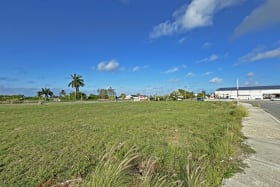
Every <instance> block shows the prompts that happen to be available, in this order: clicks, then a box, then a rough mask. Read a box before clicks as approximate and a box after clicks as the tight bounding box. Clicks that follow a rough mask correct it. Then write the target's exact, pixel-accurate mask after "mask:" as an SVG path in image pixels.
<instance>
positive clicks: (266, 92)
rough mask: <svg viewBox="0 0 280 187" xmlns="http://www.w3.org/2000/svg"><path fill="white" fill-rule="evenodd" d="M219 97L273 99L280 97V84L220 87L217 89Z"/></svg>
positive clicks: (216, 93) (216, 94)
mask: <svg viewBox="0 0 280 187" xmlns="http://www.w3.org/2000/svg"><path fill="white" fill-rule="evenodd" d="M215 97H216V98H217V99H237V97H238V98H239V99H243V100H255V99H261V100H262V99H273V98H280V85H275V86H252V87H239V88H238V89H237V88H236V87H229V88H219V89H217V90H216V91H215Z"/></svg>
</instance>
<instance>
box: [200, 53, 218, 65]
mask: <svg viewBox="0 0 280 187" xmlns="http://www.w3.org/2000/svg"><path fill="white" fill-rule="evenodd" d="M218 59H219V56H218V55H216V54H212V55H211V56H209V57H207V58H204V59H201V60H199V61H198V63H201V62H213V61H216V60H218Z"/></svg>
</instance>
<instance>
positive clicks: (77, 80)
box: [37, 74, 116, 100]
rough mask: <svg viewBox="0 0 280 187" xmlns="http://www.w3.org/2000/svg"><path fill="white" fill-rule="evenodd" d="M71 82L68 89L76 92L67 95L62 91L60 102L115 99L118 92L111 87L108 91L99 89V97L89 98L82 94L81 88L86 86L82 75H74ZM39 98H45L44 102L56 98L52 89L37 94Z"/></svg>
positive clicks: (91, 95) (45, 89) (43, 89)
mask: <svg viewBox="0 0 280 187" xmlns="http://www.w3.org/2000/svg"><path fill="white" fill-rule="evenodd" d="M71 79H72V80H71V82H69V84H68V87H72V88H74V92H72V93H70V94H69V95H67V94H66V92H65V90H61V91H60V93H59V99H60V100H77V99H81V100H85V99H88V100H97V99H115V97H116V91H115V90H114V89H113V88H112V87H109V88H107V89H98V90H97V92H98V95H95V94H90V95H89V96H88V97H87V95H86V94H85V93H83V92H80V87H83V86H85V83H84V79H82V76H81V75H78V74H73V75H71ZM37 96H38V97H39V98H43V99H44V100H49V98H51V97H54V94H53V92H52V91H51V90H50V88H42V89H41V90H40V91H38V92H37Z"/></svg>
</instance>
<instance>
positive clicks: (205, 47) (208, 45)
mask: <svg viewBox="0 0 280 187" xmlns="http://www.w3.org/2000/svg"><path fill="white" fill-rule="evenodd" d="M211 46H212V43H210V42H205V43H204V44H203V45H202V48H203V49H208V48H209V47H211Z"/></svg>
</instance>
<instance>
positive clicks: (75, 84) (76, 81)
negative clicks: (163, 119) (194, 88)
mask: <svg viewBox="0 0 280 187" xmlns="http://www.w3.org/2000/svg"><path fill="white" fill-rule="evenodd" d="M70 76H71V81H70V82H69V83H68V87H72V88H73V89H74V91H73V92H71V93H69V94H67V93H66V92H65V90H61V91H60V92H59V96H55V95H54V93H53V91H52V90H51V89H50V88H41V90H39V91H38V92H37V97H25V96H24V95H2V96H1V95H0V103H7V101H8V103H9V102H10V103H21V102H23V101H24V100H31V101H32V100H36V99H39V100H44V101H48V100H50V99H52V100H55V99H56V100H58V101H67V100H98V99H109V100H115V99H117V98H118V99H125V98H126V94H125V93H121V94H120V96H119V97H117V94H116V91H115V89H113V88H112V87H109V88H100V89H98V90H97V95H96V94H89V95H88V96H87V95H86V94H85V93H83V92H81V91H80V87H83V86H85V82H84V79H83V77H82V76H81V75H78V74H76V73H75V74H73V75H70ZM141 95H142V94H140V93H138V94H137V95H136V96H141ZM142 96H143V95H142ZM205 96H207V94H206V92H205V91H201V92H200V93H198V94H194V92H189V91H187V90H184V89H178V90H175V91H173V92H171V93H170V94H166V95H162V96H158V95H156V94H155V95H152V96H145V97H147V98H148V100H151V101H164V100H183V99H191V98H194V97H203V98H204V97H205Z"/></svg>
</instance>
